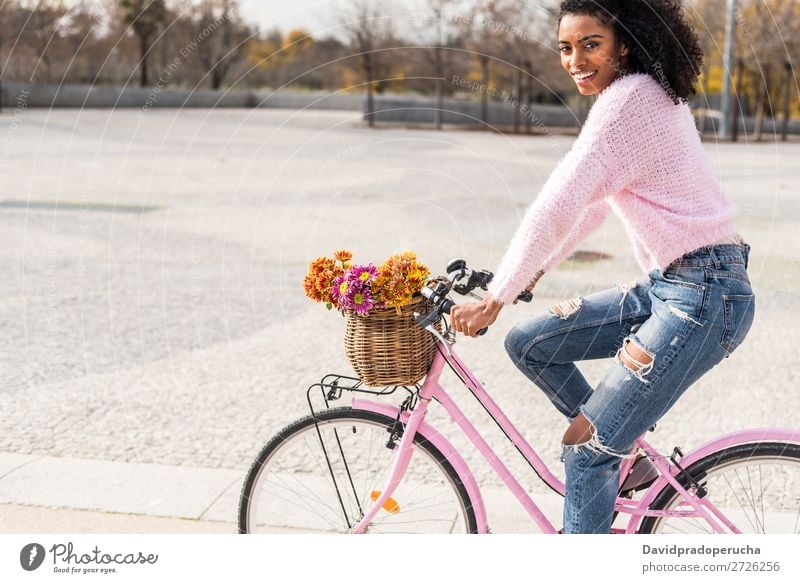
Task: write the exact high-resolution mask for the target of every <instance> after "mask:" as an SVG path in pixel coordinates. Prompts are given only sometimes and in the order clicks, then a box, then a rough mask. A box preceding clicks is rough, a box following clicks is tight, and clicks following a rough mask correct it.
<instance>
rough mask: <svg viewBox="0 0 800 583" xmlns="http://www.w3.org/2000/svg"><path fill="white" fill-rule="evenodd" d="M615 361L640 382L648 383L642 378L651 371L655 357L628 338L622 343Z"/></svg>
mask: <svg viewBox="0 0 800 583" xmlns="http://www.w3.org/2000/svg"><path fill="white" fill-rule="evenodd" d="M617 360H619V362H621V363H622V365H623V366H624V367H625V368H627V369H628V370H629V371H631V372H632V373H633V374H634V375H636V378H638V379H639V380H640V381H642V382H644V383H648V382H650V381H648V380H647V379H645V378H644V377H645V376H646V375H648V374H650V372H651V371H652V370H653V365H654V363H655V355H654V354H653V353H652V352H650V351H649V350H647V349H646V348H643V347H641V346H639V345H638V344H637V343H635V342H634V341H633V340H632V339H631V337H630V336H628V337H627V338H625V339H624V340H623V341H622V346H621V347H620V349H619V350H618V351H617Z"/></svg>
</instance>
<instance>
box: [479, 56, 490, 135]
mask: <svg viewBox="0 0 800 583" xmlns="http://www.w3.org/2000/svg"><path fill="white" fill-rule="evenodd" d="M480 59H481V86H482V87H484V90H483V91H481V122H482V123H483V124H484V129H485V128H486V124H487V122H488V121H489V119H488V118H489V58H488V57H485V56H483V55H481V58H480Z"/></svg>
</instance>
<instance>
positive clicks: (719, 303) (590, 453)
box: [562, 257, 752, 533]
mask: <svg viewBox="0 0 800 583" xmlns="http://www.w3.org/2000/svg"><path fill="white" fill-rule="evenodd" d="M723 259H724V257H723ZM709 261H711V260H709ZM713 261H717V262H718V265H717V270H715V269H714V265H711V266H710V267H708V268H705V267H702V266H701V267H698V268H693V269H694V270H695V271H697V270H699V272H700V273H703V272H704V273H705V274H706V276H705V281H703V279H704V278H703V276H700V277H698V278H696V280H695V281H686V280H683V281H678V282H676V280H675V279H664V277H663V274H662V272H660V271H654V272H651V274H650V276H651V279H652V285H651V287H650V291H649V296H650V300H651V310H652V314H651V317H650V318H649V319H648V320H647V321H646V322H645V323H644V324H642V326H641V328H640V329H639V330H637V331H636V332H635V333H634V334H631V335H629V336H628V337H627V338H625V342H624V344H623V346H622V348H621V349H620V350H619V351H618V353H617V355H616V357H615V359H614V363H613V365H612V367H611V369H610V370H609V371H608V373H607V375H606V376H605V378H604V379H603V380H602V382H601V383H600V384H599V386H598V387H597V389H595V391H594V392H593V393H592V394H591V396H590V398H589V399H588V400H587V402H586V403H585V404H583V405H581V407H580V410H581V413H582V415H580V416H579V417H578V419H577V420H576V423H578V422H583V419H584V418H585V420H587V421H588V427H589V429H590V431H589V432H588V438H587V439H586V440H585V441H580V442H574V443H572V442H571V441H570V440H568V439H567V437H568V436H565V443H566V444H567V445H564V446H563V455H562V461H564V462H565V464H566V497H565V501H564V532H566V533H608V532H610V530H611V521H612V516H613V510H614V503H615V500H616V496H617V492H618V486H619V479H620V476H619V465H620V461H621V458H622V457H626V456H630V455H633V453H634V452H633V451H632V450H633V445H634V443H635V441H636V440H637V439H638V438H639V437H641V436H642V435H643V434H644V433H645V432H646V431H647V429H648V428H649V427H651V426H652V425H653V424H654V423H655V422H656V421H658V420H659V419H660V418H661V417H662V416H663V415H664V414H665V413H666V412H667V411H668V410H669V409H670V408H671V407H672V405H674V403H675V402H676V401H677V400H678V398H679V397H680V396H681V395H682V394H683V393H684V391H686V389H687V388H688V387H689V386H691V385H692V384H693V383H694V382H695V381H696V380H697V379H698V378H700V377H701V376H702V375H703V374H705V373H706V372H707V371H708V370H710V369H711V368H713V367H714V366H715V365H716V364H717V363H719V362H720V361H721V360H722V359H723V358H724V357H725V356H726V355H727V354H728V353H729V352H730V350H729V349H726V344H725V341H726V338H728V337H730V330H731V329H734V330H736V331H737V333H738V334H739V335H740V338H741V337H743V334H746V333H747V328H749V325H750V322H751V321H752V302H751V301H748V302H745V301H744V300H749V299H751V296H749V295H747V294H748V293H751V290H750V292H748V288H749V284H745V283H744V282H742V281H740V280H737V279H734V278H733V277H732V276H731V275H730V273H731V271H730V270H729V271H727V274H723V275H726V277H716V276H715V274H717V273H721V271H719V270H723V269H724V268H725V265H723V264H722V263H720V261H721V260H720V259H717V258H716V257H715V258H714V259H713ZM733 286H738V289H737V288H735V287H733ZM742 290H744V291H742ZM726 293H727V294H728V295H723V294H726ZM734 299H736V301H737V302H738V303H737V304H736V305H733V303H735V302H734ZM739 299H741V300H742V301H738V300H739ZM737 312H738V313H737ZM734 319H738V322H740V323H741V324H738V323H737V322H734V321H733V320H734ZM732 322H733V323H732ZM740 338H739V340H740ZM631 345H633V347H631ZM568 434H569V431H568Z"/></svg>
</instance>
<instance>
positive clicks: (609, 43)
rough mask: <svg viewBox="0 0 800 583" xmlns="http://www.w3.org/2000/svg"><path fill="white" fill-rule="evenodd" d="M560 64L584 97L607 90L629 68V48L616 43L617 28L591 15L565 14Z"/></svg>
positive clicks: (559, 31) (560, 44) (561, 25)
mask: <svg viewBox="0 0 800 583" xmlns="http://www.w3.org/2000/svg"><path fill="white" fill-rule="evenodd" d="M558 50H559V52H560V53H561V65H562V66H563V67H564V68H565V69H566V70H567V72H568V73H569V74H570V76H571V77H572V79H573V80H574V81H575V85H576V86H577V87H578V91H579V92H580V93H581V95H594V94H595V93H598V92H600V91H602V90H603V89H605V88H606V87H608V86H609V85H610V84H611V82H612V81H613V80H614V79H616V78H617V77H618V76H619V74H620V69H624V68H626V65H627V60H628V57H627V55H628V47H626V46H625V45H624V44H623V43H620V42H618V41H617V39H616V36H615V35H614V29H613V28H611V27H610V26H606V25H604V24H603V23H602V22H600V20H599V19H598V18H597V17H595V16H590V15H588V14H565V15H564V16H563V17H562V19H561V23H560V24H559V27H558Z"/></svg>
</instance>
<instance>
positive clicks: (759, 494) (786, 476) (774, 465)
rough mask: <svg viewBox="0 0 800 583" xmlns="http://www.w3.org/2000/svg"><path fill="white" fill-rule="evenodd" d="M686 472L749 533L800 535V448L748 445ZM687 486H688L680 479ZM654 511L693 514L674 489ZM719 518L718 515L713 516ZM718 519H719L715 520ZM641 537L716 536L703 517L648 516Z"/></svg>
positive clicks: (661, 496)
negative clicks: (685, 511) (668, 535)
mask: <svg viewBox="0 0 800 583" xmlns="http://www.w3.org/2000/svg"><path fill="white" fill-rule="evenodd" d="M686 471H687V472H688V473H689V475H691V476H692V477H693V478H694V479H695V480H696V481H697V482H698V483H699V484H700V485H702V486H704V487H705V489H706V491H707V494H706V496H705V498H704V499H705V500H708V501H709V502H711V503H712V504H713V505H714V506H715V507H716V508H718V509H719V510H721V511H722V513H723V514H724V515H725V516H726V517H727V518H728V519H729V520H730V521H731V522H732V523H733V524H734V525H735V526H736V528H738V529H739V530H741V531H742V532H743V533H762V534H763V533H768V534H773V533H775V534H777V533H793V534H798V532H800V530H798V529H800V445H798V444H796V443H777V442H763V443H748V444H743V445H737V446H733V447H730V448H728V449H724V450H721V451H719V452H716V453H713V454H711V455H709V456H706V457H704V458H702V459H699V460H697V461H696V462H695V463H693V464H692V465H691V466H689V467H688V468H686ZM679 481H680V482H681V485H682V486H684V487H686V486H687V484H686V483H685V481H684V480H683V479H681V478H679ZM650 507H651V508H652V509H654V510H691V509H692V508H691V506H690V505H689V504H688V503H686V502H685V501H684V500H683V499H682V498H681V497H680V496H679V495H678V493H677V492H676V491H675V489H674V488H673V487H672V486H669V487H667V488H665V490H664V491H663V492H661V494H659V495H658V496H657V497H656V499H655V500H654V501H653V503H652V504H651V505H650ZM712 518H713V516H712ZM715 520H716V519H715ZM639 532H640V533H658V534H713V533H714V530H713V529H712V528H711V526H710V525H709V524H708V522H706V521H705V520H704V519H702V518H697V517H678V516H668V517H653V516H650V517H647V518H645V519H644V520H643V521H642V526H641V528H640V529H639Z"/></svg>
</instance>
